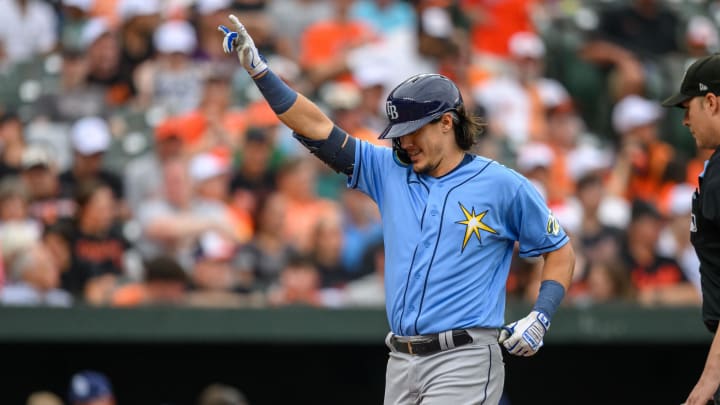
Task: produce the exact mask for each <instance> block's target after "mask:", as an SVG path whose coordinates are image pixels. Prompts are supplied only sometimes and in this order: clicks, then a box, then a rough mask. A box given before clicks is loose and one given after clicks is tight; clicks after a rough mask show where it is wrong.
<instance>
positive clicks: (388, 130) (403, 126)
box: [378, 115, 436, 139]
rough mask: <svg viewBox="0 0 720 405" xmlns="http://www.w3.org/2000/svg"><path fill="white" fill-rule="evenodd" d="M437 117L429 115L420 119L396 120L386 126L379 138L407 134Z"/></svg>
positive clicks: (397, 136) (390, 137)
mask: <svg viewBox="0 0 720 405" xmlns="http://www.w3.org/2000/svg"><path fill="white" fill-rule="evenodd" d="M435 118H436V117H435V116H434V115H431V116H428V117H423V118H421V119H419V120H414V121H405V122H396V123H394V124H392V123H391V124H389V125H388V126H387V127H385V129H384V130H383V131H382V133H381V134H380V136H379V137H378V139H393V138H399V137H401V136H405V135H407V134H410V133H413V132H415V131H417V130H418V129H420V128H422V127H424V126H425V125H426V124H428V123H429V122H431V121H432V120H434V119H435Z"/></svg>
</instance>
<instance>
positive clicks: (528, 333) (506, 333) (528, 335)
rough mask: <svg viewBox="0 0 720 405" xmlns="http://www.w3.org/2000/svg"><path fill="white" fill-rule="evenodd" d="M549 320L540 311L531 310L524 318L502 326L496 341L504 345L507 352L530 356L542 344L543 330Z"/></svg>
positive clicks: (545, 330) (544, 330)
mask: <svg viewBox="0 0 720 405" xmlns="http://www.w3.org/2000/svg"><path fill="white" fill-rule="evenodd" d="M548 328H550V321H549V320H548V318H547V316H545V314H543V313H542V312H538V311H532V312H530V315H528V316H526V317H525V318H522V319H520V320H519V321H515V322H513V323H511V324H509V325H506V326H503V327H502V330H501V331H500V337H499V338H498V342H499V343H501V344H502V345H503V346H505V349H507V351H508V353H510V354H514V355H516V356H525V357H528V356H532V355H533V354H535V353H537V351H538V350H540V348H541V347H542V345H543V337H544V336H545V332H547V330H548Z"/></svg>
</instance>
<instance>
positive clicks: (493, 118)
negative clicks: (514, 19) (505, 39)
mask: <svg viewBox="0 0 720 405" xmlns="http://www.w3.org/2000/svg"><path fill="white" fill-rule="evenodd" d="M508 47H509V51H510V54H509V56H510V57H511V58H510V59H509V62H510V64H509V66H508V68H507V70H506V72H505V73H504V74H499V75H497V76H495V77H493V78H491V79H489V80H487V81H485V82H481V83H480V84H479V85H477V86H476V87H475V88H474V89H473V98H474V99H475V101H476V102H477V104H479V105H481V106H482V107H483V108H484V109H485V111H486V113H487V117H488V122H489V125H490V130H491V131H492V132H495V133H497V134H500V135H502V136H504V137H507V138H508V141H509V142H510V145H511V147H512V148H515V147H517V146H519V145H521V144H522V143H524V142H527V141H540V142H545V141H547V140H548V137H549V136H548V122H547V115H546V111H547V109H548V108H552V107H555V106H558V105H560V104H562V103H565V102H568V101H569V95H568V93H567V90H566V89H565V88H564V87H563V85H562V84H560V82H558V81H556V80H554V79H549V78H547V77H545V76H544V60H543V59H544V57H545V52H546V50H545V44H544V43H543V41H542V39H541V38H540V37H539V36H538V35H536V34H534V33H531V32H518V33H516V34H514V35H513V36H512V37H511V38H510V42H509V44H508Z"/></svg>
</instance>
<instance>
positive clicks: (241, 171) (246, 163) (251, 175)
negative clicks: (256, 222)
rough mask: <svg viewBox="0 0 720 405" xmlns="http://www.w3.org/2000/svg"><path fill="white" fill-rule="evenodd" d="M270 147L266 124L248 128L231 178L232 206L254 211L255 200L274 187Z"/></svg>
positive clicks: (271, 150) (272, 143) (264, 196)
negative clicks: (240, 154)
mask: <svg viewBox="0 0 720 405" xmlns="http://www.w3.org/2000/svg"><path fill="white" fill-rule="evenodd" d="M273 148H274V142H273V139H272V137H271V134H270V131H269V130H268V129H267V128H260V127H251V128H249V129H248V131H247V133H246V135H245V145H244V147H243V148H242V156H240V163H239V165H238V167H237V169H236V170H235V171H234V172H233V176H232V179H231V180H230V193H231V198H232V205H233V206H234V207H237V208H238V209H241V210H244V211H246V212H250V213H255V212H256V210H257V205H258V201H260V200H263V199H265V198H266V197H267V196H268V195H269V194H270V193H271V192H272V191H273V190H274V189H275V169H274V168H273V167H272V166H271V165H272V161H271V158H272V154H273V150H274V149H273Z"/></svg>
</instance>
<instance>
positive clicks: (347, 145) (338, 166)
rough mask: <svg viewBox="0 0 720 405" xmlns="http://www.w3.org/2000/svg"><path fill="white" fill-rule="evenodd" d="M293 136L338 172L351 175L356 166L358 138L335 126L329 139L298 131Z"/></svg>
mask: <svg viewBox="0 0 720 405" xmlns="http://www.w3.org/2000/svg"><path fill="white" fill-rule="evenodd" d="M293 137H294V138H295V139H297V140H298V141H299V142H300V143H301V144H303V145H304V146H305V147H306V148H307V149H308V150H309V151H310V153H312V154H313V155H315V156H317V157H318V159H320V160H322V161H323V162H325V164H327V165H328V166H330V168H331V169H333V170H335V171H336V172H338V173H345V174H346V175H348V176H351V175H352V173H353V169H354V167H355V144H356V143H357V139H355V138H353V137H352V136H350V135H348V134H347V133H346V132H345V131H343V130H342V129H340V128H338V127H333V129H332V131H330V135H328V137H327V139H322V140H314V139H308V138H306V137H304V136H302V135H300V134H298V133H296V132H293Z"/></svg>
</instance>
